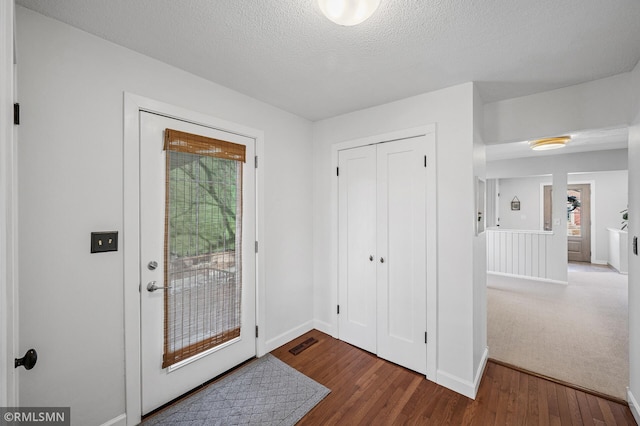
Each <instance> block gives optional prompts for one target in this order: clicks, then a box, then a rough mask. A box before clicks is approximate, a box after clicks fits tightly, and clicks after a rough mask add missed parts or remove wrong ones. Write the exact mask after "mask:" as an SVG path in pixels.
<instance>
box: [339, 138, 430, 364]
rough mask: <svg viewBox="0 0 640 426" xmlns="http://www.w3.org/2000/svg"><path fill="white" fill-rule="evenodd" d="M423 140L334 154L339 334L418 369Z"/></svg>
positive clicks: (422, 357)
mask: <svg viewBox="0 0 640 426" xmlns="http://www.w3.org/2000/svg"><path fill="white" fill-rule="evenodd" d="M425 155H426V139H425V138H424V137H415V138H410V139H405V140H399V141H393V142H385V143H380V144H377V145H370V146H365V147H359V148H352V149H346V150H342V151H340V152H339V153H338V163H339V176H338V244H339V246H338V289H339V290H338V300H339V308H340V311H339V315H338V326H339V337H340V339H341V340H344V341H346V342H349V343H351V344H353V345H355V346H358V347H360V348H362V349H365V350H367V351H370V352H373V353H376V354H377V355H378V356H380V357H381V358H385V359H387V360H389V361H392V362H394V363H396V364H399V365H402V366H405V367H407V368H410V369H412V370H414V371H418V372H420V373H423V374H426V366H427V362H426V357H427V355H426V344H425V332H426V321H427V320H426V318H427V316H426V315H427V312H426V311H427V309H426V302H427V300H426V299H427V297H426V285H427V271H426V262H427V259H426V246H427V241H426V199H427V192H426V188H427V174H426V168H425Z"/></svg>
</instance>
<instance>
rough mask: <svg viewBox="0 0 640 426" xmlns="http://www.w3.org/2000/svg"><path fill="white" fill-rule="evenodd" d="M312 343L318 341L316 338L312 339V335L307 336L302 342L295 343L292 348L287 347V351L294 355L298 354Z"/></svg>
mask: <svg viewBox="0 0 640 426" xmlns="http://www.w3.org/2000/svg"><path fill="white" fill-rule="evenodd" d="M314 343H318V341H317V340H316V339H314V338H313V337H309V338H308V339H307V340H305V341H304V342H302V343H300V344H299V345H296V346H294V347H293V348H291V349H289V352H291V353H292V354H294V355H298V354H299V353H300V352H302V351H304V350H305V349H307V348H308V347H309V346H311V345H313V344H314Z"/></svg>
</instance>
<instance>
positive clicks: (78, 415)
mask: <svg viewBox="0 0 640 426" xmlns="http://www.w3.org/2000/svg"><path fill="white" fill-rule="evenodd" d="M17 29H18V64H19V65H18V66H19V68H18V80H19V93H20V102H21V105H22V108H23V109H22V125H21V126H20V144H19V156H20V162H19V173H20V175H19V178H20V183H19V194H20V201H19V214H20V229H19V243H20V263H19V271H20V278H21V279H20V289H21V293H20V296H21V300H20V323H21V324H22V325H23V326H24V330H25V332H24V333H21V335H20V347H21V348H23V349H25V350H26V349H27V348H30V347H35V348H37V350H38V353H39V355H40V357H39V360H38V365H37V366H36V368H35V369H34V370H32V371H30V372H21V373H20V382H21V392H22V393H21V396H20V397H21V402H24V403H28V405H35V406H71V412H72V416H73V422H74V424H102V423H103V422H106V421H108V420H109V419H113V418H115V417H116V416H118V415H120V414H122V413H124V412H125V406H124V403H125V399H124V398H125V397H124V374H125V371H124V349H123V340H124V337H123V326H124V325H123V288H122V287H123V258H124V256H125V255H126V254H125V253H124V252H123V251H122V250H120V251H118V252H115V253H106V254H90V253H89V235H90V232H91V231H100V230H120V231H121V230H122V227H123V219H122V218H123V202H122V199H123V189H122V185H123V177H122V176H123V168H122V163H123V147H122V143H123V142H122V141H123V136H122V134H123V110H122V108H123V91H127V92H132V93H135V94H138V95H141V96H145V97H149V98H153V99H157V100H159V101H162V102H166V103H170V104H174V105H177V106H180V107H184V108H186V109H190V110H194V111H198V112H202V113H205V114H209V115H211V116H214V117H218V118H220V119H224V120H228V121H232V122H236V123H239V124H241V125H245V126H248V127H252V128H256V129H260V130H263V131H264V135H265V146H264V153H265V154H264V158H262V159H261V161H260V167H263V168H264V192H265V197H264V199H265V205H264V211H263V212H262V214H263V215H264V222H265V229H264V232H265V234H264V235H265V238H264V240H263V241H261V242H260V243H261V244H260V247H261V254H260V256H263V257H264V259H265V265H266V267H265V271H264V274H265V277H266V280H265V282H262V283H260V285H263V286H265V287H266V294H267V298H266V319H267V321H266V324H264V325H263V328H262V330H261V331H262V332H263V333H265V336H266V340H267V349H270V347H269V345H270V344H271V345H274V344H276V343H277V342H279V341H281V340H282V339H286V340H288V338H290V337H295V336H294V335H295V334H296V333H300V332H301V331H304V330H306V329H308V328H309V327H311V326H312V320H313V312H312V309H310V306H312V303H313V302H312V298H313V287H312V274H311V271H312V257H311V252H312V249H313V247H312V219H311V218H312V215H313V211H312V208H311V207H312V198H311V186H312V185H311V184H312V181H311V178H312V177H311V175H310V167H311V161H312V156H311V124H310V122H308V121H307V120H304V119H301V118H299V117H297V116H294V115H292V114H289V113H286V112H283V111H281V110H279V109H276V108H274V107H271V106H269V105H266V104H264V103H262V102H259V101H257V100H254V99H251V98H249V97H247V96H244V95H241V94H239V93H237V92H234V91H231V90H229V89H226V88H224V87H222V86H219V85H216V84H213V83H210V82H207V81H205V80H203V79H201V78H198V77H195V76H193V75H191V74H188V73H186V72H184V71H181V70H178V69H176V68H173V67H171V66H168V65H166V64H163V63H161V62H158V61H156V60H153V59H150V58H148V57H145V56H142V55H140V54H138V53H135V52H133V51H130V50H127V49H125V48H122V47H119V46H116V45H114V44H111V43H109V42H106V41H104V40H102V39H99V38H97V37H94V36H92V35H89V34H87V33H84V32H82V31H79V30H77V29H74V28H72V27H70V26H67V25H65V24H62V23H60V22H58V21H54V20H52V19H49V18H45V17H43V16H41V15H39V14H36V13H34V12H32V11H29V10H26V9H23V8H18V9H17ZM33 317H35V318H38V320H37V321H38V327H39V329H38V330H37V331H36V330H35V327H31V326H27V324H29V321H30V318H33ZM27 329H28V330H32V331H29V332H26V330H27ZM270 342H271V343H270Z"/></svg>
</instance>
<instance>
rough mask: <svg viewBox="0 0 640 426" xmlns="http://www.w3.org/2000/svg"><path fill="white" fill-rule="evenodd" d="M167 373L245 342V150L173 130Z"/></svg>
mask: <svg viewBox="0 0 640 426" xmlns="http://www.w3.org/2000/svg"><path fill="white" fill-rule="evenodd" d="M165 150H166V205H165V262H164V269H165V271H164V273H165V285H166V286H168V287H169V289H168V290H167V291H165V292H164V310H165V315H164V355H163V362H162V368H166V367H168V366H171V365H173V364H176V363H179V362H181V361H183V360H186V359H188V358H190V357H192V356H194V355H197V354H199V353H202V352H204V351H207V350H209V349H212V348H215V347H216V346H218V345H220V344H223V343H225V342H228V341H230V340H233V339H235V338H237V337H239V336H240V326H241V324H240V323H241V295H242V257H241V254H242V169H243V162H245V146H244V145H239V144H235V143H232V142H228V141H222V140H218V139H213V138H208V137H205V136H199V135H194V134H190V133H185V132H181V131H177V130H172V129H166V131H165Z"/></svg>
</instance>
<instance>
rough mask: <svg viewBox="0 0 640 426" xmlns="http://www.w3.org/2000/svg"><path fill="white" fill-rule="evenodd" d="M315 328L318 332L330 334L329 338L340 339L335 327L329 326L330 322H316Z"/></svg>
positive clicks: (314, 323)
mask: <svg viewBox="0 0 640 426" xmlns="http://www.w3.org/2000/svg"><path fill="white" fill-rule="evenodd" d="M313 328H315V329H316V330H318V331H322V332H323V333H325V334H328V335H329V336H332V337H336V338H337V337H338V336H337V333H336V329H335V327H334V326H333V324H329V323H328V322H325V321H320V320H314V321H313Z"/></svg>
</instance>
